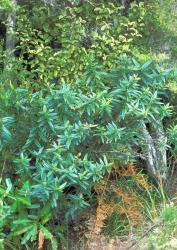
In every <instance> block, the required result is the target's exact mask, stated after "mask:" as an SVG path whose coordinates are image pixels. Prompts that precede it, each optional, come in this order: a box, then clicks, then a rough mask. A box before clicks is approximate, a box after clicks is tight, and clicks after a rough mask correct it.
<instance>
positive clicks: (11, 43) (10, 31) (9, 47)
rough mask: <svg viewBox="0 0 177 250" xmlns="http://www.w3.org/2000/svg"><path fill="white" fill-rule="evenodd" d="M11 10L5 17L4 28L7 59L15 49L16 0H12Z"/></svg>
mask: <svg viewBox="0 0 177 250" xmlns="http://www.w3.org/2000/svg"><path fill="white" fill-rule="evenodd" d="M12 4H13V10H12V12H11V13H9V15H8V17H7V30H6V52H7V57H8V58H7V59H8V60H9V59H11V57H13V56H14V49H15V21H16V6H17V2H16V0H12Z"/></svg>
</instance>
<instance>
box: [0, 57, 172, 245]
mask: <svg viewBox="0 0 177 250" xmlns="http://www.w3.org/2000/svg"><path fill="white" fill-rule="evenodd" d="M117 63H118V65H119V67H117V68H116V69H115V70H112V71H109V72H105V71H102V68H101V67H100V66H99V65H97V64H95V63H92V64H91V65H89V68H88V70H87V72H86V73H85V75H84V77H83V78H82V79H81V80H80V81H78V82H76V83H75V84H74V85H69V84H66V83H63V84H62V85H60V86H57V85H54V84H53V85H50V84H49V85H48V86H46V88H45V89H42V90H40V91H37V92H32V91H31V90H30V89H29V88H28V86H26V87H25V86H21V87H18V86H15V85H12V84H9V83H7V84H4V85H1V86H0V106H1V109H0V149H1V151H0V154H1V158H0V159H1V166H2V170H1V180H0V183H1V187H0V194H1V214H2V217H1V220H0V227H1V237H2V238H5V239H6V241H5V242H6V244H8V242H10V241H14V242H17V243H18V242H19V239H20V237H21V236H23V237H22V238H21V243H22V244H26V243H27V242H28V241H30V240H31V241H34V240H36V239H37V235H38V234H39V232H42V234H43V235H44V237H45V239H48V240H50V241H51V243H52V246H53V249H57V246H56V245H57V241H56V238H57V237H61V236H62V234H61V228H60V227H57V228H54V227H53V226H52V224H51V221H58V223H59V224H61V223H62V222H61V221H62V219H63V217H65V218H69V217H70V216H74V215H75V213H76V212H78V210H80V209H82V208H84V207H85V206H88V202H89V200H90V196H91V191H92V189H93V187H94V184H95V183H96V182H97V181H99V180H100V179H101V178H102V177H103V176H104V175H105V174H106V173H107V172H108V171H110V169H111V163H112V162H113V161H114V160H119V161H121V162H122V163H126V162H129V161H133V160H136V157H137V156H139V150H142V148H144V143H146V142H145V140H144V138H143V134H142V128H143V126H144V125H143V124H144V123H150V124H153V123H154V124H157V125H158V124H161V122H162V120H163V119H164V118H165V117H167V116H169V114H170V107H169V105H165V104H163V102H162V99H163V94H164V91H165V84H166V81H167V76H168V74H170V73H171V71H163V70H162V69H160V68H159V67H158V66H157V65H155V64H153V62H147V63H146V64H144V65H140V64H139V63H138V62H136V61H135V60H130V59H129V60H128V59H127V58H120V59H119V60H118V62H117ZM125 65H126V67H125ZM163 144H164V142H163ZM154 147H157V148H158V147H159V144H157V145H156V144H155V145H154ZM143 153H144V151H142V154H143ZM144 157H146V154H145V155H144ZM107 159H108V160H107ZM157 171H158V173H159V172H163V171H164V170H163V169H157Z"/></svg>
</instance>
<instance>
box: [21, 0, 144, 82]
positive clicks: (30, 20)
mask: <svg viewBox="0 0 177 250" xmlns="http://www.w3.org/2000/svg"><path fill="white" fill-rule="evenodd" d="M122 11H123V10H122V7H121V6H120V4H118V3H113V2H112V3H109V2H107V1H106V2H104V1H96V2H95V1H86V2H85V3H84V5H81V4H79V3H73V5H69V6H61V8H59V9H57V11H56V12H55V11H54V10H53V9H52V8H50V7H49V8H48V9H47V8H46V7H43V6H42V7H41V6H38V5H35V6H33V8H32V11H31V13H30V15H28V12H27V11H25V10H23V9H21V11H20V13H19V15H18V21H17V36H18V39H19V45H20V48H21V57H25V55H28V59H27V60H26V61H25V63H26V64H27V65H28V67H29V66H30V67H31V74H30V78H31V79H33V80H34V78H35V79H37V81H38V80H39V79H41V80H42V81H43V82H45V83H46V82H49V81H51V80H52V79H54V78H58V79H59V80H58V81H59V83H60V82H61V79H62V78H64V79H65V81H68V82H74V81H75V80H76V78H78V77H79V76H80V75H82V72H83V71H84V69H85V67H86V66H87V65H88V63H89V61H90V59H92V58H96V60H98V61H99V63H101V64H103V65H104V66H105V67H115V65H116V64H115V60H116V58H117V56H118V55H119V54H120V53H122V52H131V48H132V45H133V44H134V43H135V42H136V40H137V39H139V37H141V32H142V30H143V18H144V7H143V4H142V3H140V4H136V3H133V4H132V5H131V7H130V8H129V12H128V15H127V16H125V15H122ZM52 46H53V47H55V48H52Z"/></svg>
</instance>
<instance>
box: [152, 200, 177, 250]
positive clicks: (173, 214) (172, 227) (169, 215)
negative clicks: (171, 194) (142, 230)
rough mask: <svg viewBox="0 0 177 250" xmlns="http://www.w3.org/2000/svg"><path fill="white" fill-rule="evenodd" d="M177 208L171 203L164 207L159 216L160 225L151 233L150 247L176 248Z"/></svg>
mask: <svg viewBox="0 0 177 250" xmlns="http://www.w3.org/2000/svg"><path fill="white" fill-rule="evenodd" d="M176 221H177V208H176V206H175V205H174V204H169V205H167V206H166V208H164V210H163V212H162V215H161V217H160V218H159V226H158V227H157V228H156V229H155V230H154V232H153V233H152V234H151V235H150V237H149V240H148V245H149V248H150V249H176V243H177V239H176V232H177V223H176Z"/></svg>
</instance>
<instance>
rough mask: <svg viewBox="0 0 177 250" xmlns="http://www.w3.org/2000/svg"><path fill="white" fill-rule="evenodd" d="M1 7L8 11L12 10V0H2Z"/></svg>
mask: <svg viewBox="0 0 177 250" xmlns="http://www.w3.org/2000/svg"><path fill="white" fill-rule="evenodd" d="M0 9H4V10H7V11H10V10H12V3H11V1H10V0H1V3H0Z"/></svg>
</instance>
